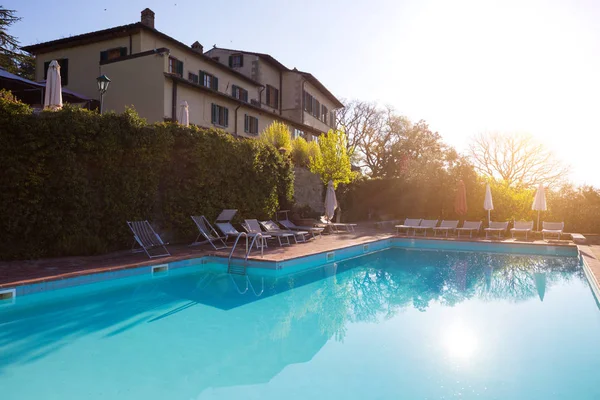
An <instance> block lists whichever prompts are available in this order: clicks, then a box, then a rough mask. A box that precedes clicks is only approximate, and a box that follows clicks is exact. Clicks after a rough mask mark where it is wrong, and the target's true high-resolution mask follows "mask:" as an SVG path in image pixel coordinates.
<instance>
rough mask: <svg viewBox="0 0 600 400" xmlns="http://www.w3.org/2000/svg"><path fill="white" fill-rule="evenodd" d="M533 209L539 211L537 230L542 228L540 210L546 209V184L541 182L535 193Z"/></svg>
mask: <svg viewBox="0 0 600 400" xmlns="http://www.w3.org/2000/svg"><path fill="white" fill-rule="evenodd" d="M531 209H532V210H533V211H537V212H538V220H537V230H538V231H539V230H540V211H546V210H547V208H546V192H545V191H544V185H542V184H541V183H540V186H538V190H537V193H536V194H535V199H533V204H532V205H531Z"/></svg>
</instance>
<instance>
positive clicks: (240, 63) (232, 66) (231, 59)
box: [229, 53, 244, 68]
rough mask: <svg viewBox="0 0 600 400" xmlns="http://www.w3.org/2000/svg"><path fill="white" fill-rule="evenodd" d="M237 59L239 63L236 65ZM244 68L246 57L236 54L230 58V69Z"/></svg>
mask: <svg viewBox="0 0 600 400" xmlns="http://www.w3.org/2000/svg"><path fill="white" fill-rule="evenodd" d="M236 58H237V59H238V60H239V63H235V60H236ZM243 66H244V55H243V54H242V53H234V54H231V55H230V56H229V68H241V67H243Z"/></svg>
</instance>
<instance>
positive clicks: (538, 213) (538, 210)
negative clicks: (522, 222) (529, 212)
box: [538, 210, 540, 232]
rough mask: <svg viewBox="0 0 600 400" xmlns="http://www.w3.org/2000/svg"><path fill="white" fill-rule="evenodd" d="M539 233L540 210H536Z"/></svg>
mask: <svg viewBox="0 0 600 400" xmlns="http://www.w3.org/2000/svg"><path fill="white" fill-rule="evenodd" d="M539 231H540V210H538V232H539Z"/></svg>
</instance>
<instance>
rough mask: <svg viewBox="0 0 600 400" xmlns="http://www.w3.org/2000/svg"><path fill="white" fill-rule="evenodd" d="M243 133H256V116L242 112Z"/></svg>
mask: <svg viewBox="0 0 600 400" xmlns="http://www.w3.org/2000/svg"><path fill="white" fill-rule="evenodd" d="M252 128H254V129H252ZM244 133H247V134H249V135H258V117H254V116H252V115H248V114H244Z"/></svg>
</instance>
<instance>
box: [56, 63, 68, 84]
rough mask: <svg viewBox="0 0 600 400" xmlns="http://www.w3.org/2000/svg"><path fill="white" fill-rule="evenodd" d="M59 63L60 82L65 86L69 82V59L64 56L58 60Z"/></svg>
mask: <svg viewBox="0 0 600 400" xmlns="http://www.w3.org/2000/svg"><path fill="white" fill-rule="evenodd" d="M58 65H60V83H61V85H63V86H67V85H68V84H69V59H68V58H63V59H60V60H58Z"/></svg>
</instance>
